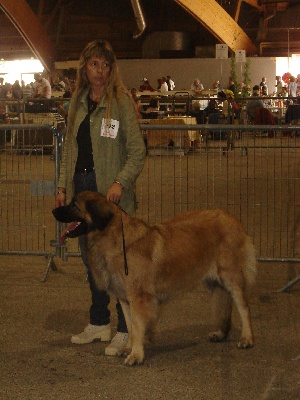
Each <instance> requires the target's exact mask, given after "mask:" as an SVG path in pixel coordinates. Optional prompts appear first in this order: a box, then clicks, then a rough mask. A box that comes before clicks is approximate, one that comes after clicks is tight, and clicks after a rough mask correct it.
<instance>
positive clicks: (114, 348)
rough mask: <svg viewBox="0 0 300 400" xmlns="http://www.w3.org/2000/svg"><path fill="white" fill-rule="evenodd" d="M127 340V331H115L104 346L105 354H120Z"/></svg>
mask: <svg viewBox="0 0 300 400" xmlns="http://www.w3.org/2000/svg"><path fill="white" fill-rule="evenodd" d="M127 341H128V333H123V332H117V334H116V336H115V337H114V338H113V340H112V341H111V343H110V344H109V345H108V346H107V347H106V348H105V355H106V356H120V355H122V354H123V352H124V350H125V347H126V345H127Z"/></svg>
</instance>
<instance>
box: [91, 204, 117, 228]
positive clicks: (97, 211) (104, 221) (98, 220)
mask: <svg viewBox="0 0 300 400" xmlns="http://www.w3.org/2000/svg"><path fill="white" fill-rule="evenodd" d="M86 210H87V212H88V213H89V214H90V217H91V220H92V221H93V226H94V227H95V228H96V229H99V230H100V231H103V230H104V229H105V228H106V227H107V225H108V223H109V221H110V220H111V219H112V217H113V216H114V213H113V211H112V209H111V207H110V206H109V203H108V202H107V201H106V199H105V200H104V199H100V200H99V199H98V201H95V200H91V201H87V202H86Z"/></svg>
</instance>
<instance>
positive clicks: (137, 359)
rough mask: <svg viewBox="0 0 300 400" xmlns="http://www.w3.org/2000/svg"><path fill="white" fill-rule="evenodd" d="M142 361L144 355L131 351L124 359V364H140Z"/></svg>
mask: <svg viewBox="0 0 300 400" xmlns="http://www.w3.org/2000/svg"><path fill="white" fill-rule="evenodd" d="M143 362H144V356H142V355H138V354H134V353H132V352H131V353H130V354H129V355H128V356H127V357H126V359H125V364H126V365H129V366H133V365H141V364H143Z"/></svg>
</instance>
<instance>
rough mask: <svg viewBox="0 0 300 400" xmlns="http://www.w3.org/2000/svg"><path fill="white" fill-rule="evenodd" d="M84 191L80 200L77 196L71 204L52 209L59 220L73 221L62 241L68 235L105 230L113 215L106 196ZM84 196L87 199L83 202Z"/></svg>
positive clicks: (76, 235)
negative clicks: (81, 207)
mask: <svg viewBox="0 0 300 400" xmlns="http://www.w3.org/2000/svg"><path fill="white" fill-rule="evenodd" d="M82 193H83V195H81V194H79V195H77V196H78V198H79V200H78V199H77V196H75V197H73V199H72V201H71V203H70V204H69V205H67V206H62V207H58V208H55V209H54V210H53V211H52V213H53V215H54V217H55V219H56V220H57V221H59V222H64V223H70V222H71V225H69V226H68V228H67V229H66V230H65V231H64V233H63V236H62V238H61V241H64V239H65V238H66V237H68V238H75V237H78V236H80V235H85V234H87V233H88V232H91V231H93V230H96V229H98V230H104V229H105V228H106V226H107V224H108V223H109V221H110V220H111V218H112V217H113V212H112V211H111V209H110V205H109V203H108V202H107V200H106V198H105V196H103V195H101V194H100V193H95V192H82ZM83 196H85V199H84V202H83V203H81V202H80V200H81V199H80V197H83ZM77 200H78V201H77ZM81 201H82V200H81ZM78 204H79V205H80V204H82V206H83V208H84V210H81V209H80V206H79V205H78Z"/></svg>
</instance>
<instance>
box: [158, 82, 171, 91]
mask: <svg viewBox="0 0 300 400" xmlns="http://www.w3.org/2000/svg"><path fill="white" fill-rule="evenodd" d="M168 90H169V88H168V84H167V82H163V83H162V84H161V87H160V91H161V92H167V91H168Z"/></svg>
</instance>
